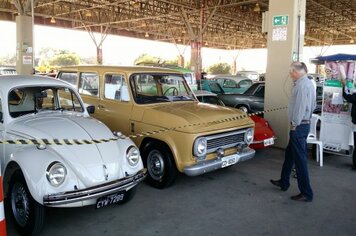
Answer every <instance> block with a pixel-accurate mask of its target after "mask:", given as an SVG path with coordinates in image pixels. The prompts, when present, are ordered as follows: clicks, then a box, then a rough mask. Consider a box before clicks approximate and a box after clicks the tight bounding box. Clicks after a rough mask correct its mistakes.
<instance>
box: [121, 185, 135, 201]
mask: <svg viewBox="0 0 356 236" xmlns="http://www.w3.org/2000/svg"><path fill="white" fill-rule="evenodd" d="M136 189H137V186H135V187H133V188H131V189H130V190H128V191H126V192H125V193H124V198H123V199H122V201H121V202H119V203H118V205H122V204H125V203H127V202H129V201H131V200H132V199H133V197H134V196H135V195H136Z"/></svg>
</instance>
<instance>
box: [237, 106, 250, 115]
mask: <svg viewBox="0 0 356 236" xmlns="http://www.w3.org/2000/svg"><path fill="white" fill-rule="evenodd" d="M238 109H240V110H241V111H243V112H245V113H248V108H247V107H246V106H243V105H242V106H238Z"/></svg>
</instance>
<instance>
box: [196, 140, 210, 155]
mask: <svg viewBox="0 0 356 236" xmlns="http://www.w3.org/2000/svg"><path fill="white" fill-rule="evenodd" d="M207 146H208V142H207V140H206V138H204V137H202V138H197V139H196V140H195V143H194V155H195V156H197V157H202V156H205V155H206V151H207Z"/></svg>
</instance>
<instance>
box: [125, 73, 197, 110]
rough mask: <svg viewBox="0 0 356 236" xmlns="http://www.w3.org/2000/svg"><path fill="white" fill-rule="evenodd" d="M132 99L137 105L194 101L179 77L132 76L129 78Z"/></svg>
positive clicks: (183, 81)
mask: <svg viewBox="0 0 356 236" xmlns="http://www.w3.org/2000/svg"><path fill="white" fill-rule="evenodd" d="M130 83H131V89H132V93H133V97H134V99H135V101H136V102H137V103H138V104H149V103H159V102H175V101H194V100H195V98H194V95H193V93H192V91H191V90H190V88H189V86H188V84H187V83H186V81H185V80H184V78H183V77H182V76H180V75H167V74H134V75H132V76H131V78H130Z"/></svg>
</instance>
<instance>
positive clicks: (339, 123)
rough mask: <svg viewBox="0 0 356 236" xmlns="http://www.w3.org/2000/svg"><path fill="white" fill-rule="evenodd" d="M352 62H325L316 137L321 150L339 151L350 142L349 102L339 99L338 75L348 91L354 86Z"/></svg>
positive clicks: (340, 88)
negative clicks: (343, 80)
mask: <svg viewBox="0 0 356 236" xmlns="http://www.w3.org/2000/svg"><path fill="white" fill-rule="evenodd" d="M354 71H355V62H353V61H352V62H335V61H327V62H326V63H325V73H326V80H325V83H324V86H323V104H322V113H321V121H322V123H321V126H320V140H321V141H322V142H323V146H324V149H325V150H329V151H335V152H339V151H341V150H347V151H349V150H350V147H352V146H353V134H352V132H353V125H352V122H351V114H350V111H351V104H349V103H347V102H346V101H344V99H343V96H342V94H343V91H342V84H341V82H340V78H345V79H346V81H347V83H346V84H347V88H348V92H350V93H352V92H354V90H355V89H354V88H355V86H354V85H355V72H354Z"/></svg>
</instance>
